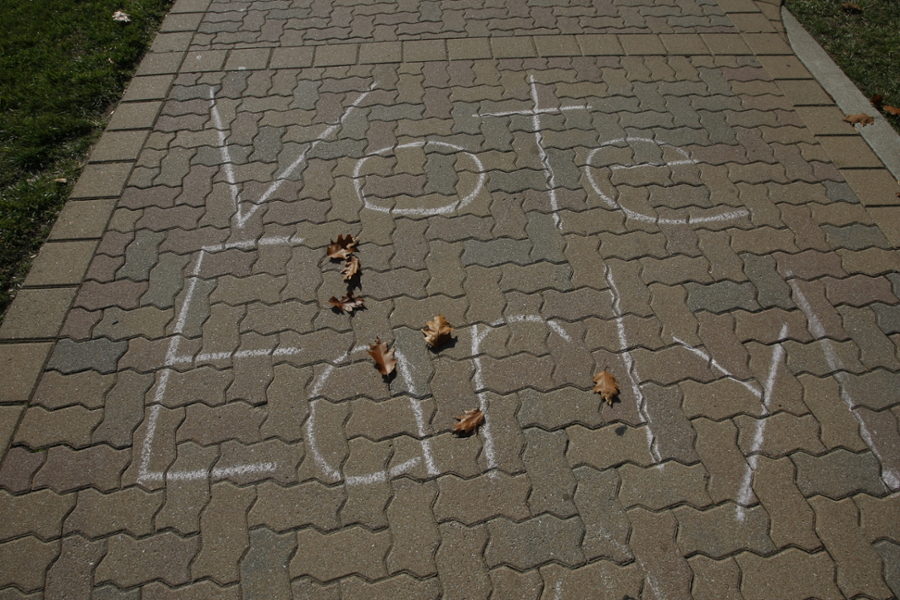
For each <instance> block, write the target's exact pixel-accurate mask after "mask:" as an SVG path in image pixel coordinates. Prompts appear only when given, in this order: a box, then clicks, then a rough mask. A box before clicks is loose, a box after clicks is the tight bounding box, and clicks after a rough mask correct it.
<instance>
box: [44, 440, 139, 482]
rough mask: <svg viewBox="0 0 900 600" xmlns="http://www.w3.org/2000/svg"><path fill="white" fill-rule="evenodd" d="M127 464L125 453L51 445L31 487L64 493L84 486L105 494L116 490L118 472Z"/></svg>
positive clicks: (97, 448) (120, 472) (119, 473)
mask: <svg viewBox="0 0 900 600" xmlns="http://www.w3.org/2000/svg"><path fill="white" fill-rule="evenodd" d="M129 461H130V453H129V452H128V451H126V450H114V449H112V448H110V447H109V446H106V445H97V446H91V447H89V448H85V449H84V450H72V449H71V448H68V447H66V446H54V447H52V448H50V449H49V450H48V451H47V460H46V462H45V463H44V465H43V466H42V467H41V469H40V470H39V471H38V472H37V473H36V474H35V476H34V487H35V488H43V487H47V488H50V489H51V490H53V491H55V492H57V493H64V492H68V491H72V490H76V489H80V488H84V487H88V486H90V487H93V488H95V489H98V490H100V491H102V492H109V491H112V490H113V489H116V488H118V487H119V483H120V477H121V475H122V471H123V470H124V469H125V467H126V465H127V464H128V462H129Z"/></svg>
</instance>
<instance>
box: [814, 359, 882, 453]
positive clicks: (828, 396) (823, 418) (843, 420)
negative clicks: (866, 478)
mask: <svg viewBox="0 0 900 600" xmlns="http://www.w3.org/2000/svg"><path fill="white" fill-rule="evenodd" d="M798 381H799V382H800V384H801V385H802V386H803V401H804V403H805V404H806V405H807V406H808V407H809V409H810V411H812V413H813V415H815V417H816V420H818V422H819V425H820V427H821V431H820V434H819V436H820V439H821V440H822V442H823V443H824V444H825V446H826V447H827V448H828V449H833V448H837V447H843V448H847V449H849V450H852V451H854V452H860V451H862V450H864V449H865V448H866V446H865V443H864V442H863V440H862V438H861V437H860V436H859V422H858V421H857V420H856V419H855V418H854V416H853V413H851V412H850V411H848V410H847V408H846V404H844V401H843V399H842V398H841V389H840V385H839V384H838V382H837V381H836V380H835V379H834V378H832V377H828V378H818V377H815V376H813V375H801V376H800V377H799V378H798Z"/></svg>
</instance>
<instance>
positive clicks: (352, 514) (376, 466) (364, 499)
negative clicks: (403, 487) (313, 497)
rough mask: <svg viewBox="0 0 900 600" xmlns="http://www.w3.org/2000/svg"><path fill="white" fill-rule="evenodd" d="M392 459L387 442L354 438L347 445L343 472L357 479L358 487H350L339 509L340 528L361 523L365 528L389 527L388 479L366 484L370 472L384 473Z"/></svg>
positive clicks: (383, 478) (389, 487) (389, 491)
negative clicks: (386, 512) (347, 450)
mask: <svg viewBox="0 0 900 600" xmlns="http://www.w3.org/2000/svg"><path fill="white" fill-rule="evenodd" d="M390 456H391V447H390V441H384V442H372V441H369V440H367V439H365V438H354V439H352V440H350V442H349V455H348V457H347V460H346V461H345V462H344V464H343V465H342V466H343V473H344V475H345V476H346V477H348V478H354V479H358V480H360V482H361V485H354V486H349V487H348V489H347V500H346V501H345V502H344V505H343V506H342V507H341V511H340V517H341V523H342V524H343V525H345V526H346V525H351V524H353V523H360V524H362V525H364V526H366V528H367V529H373V530H374V529H381V528H384V527H386V526H387V525H388V520H387V515H386V514H385V509H386V508H387V505H388V502H390V499H391V485H390V483H389V482H388V481H387V477H378V478H376V479H374V480H372V481H367V480H366V476H367V475H368V474H370V473H384V470H385V467H386V466H387V463H388V460H389V459H390Z"/></svg>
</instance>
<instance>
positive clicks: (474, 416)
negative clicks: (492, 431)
mask: <svg viewBox="0 0 900 600" xmlns="http://www.w3.org/2000/svg"><path fill="white" fill-rule="evenodd" d="M456 420H457V421H459V423H457V424H456V425H455V426H454V427H453V433H456V434H458V435H469V434H471V433H474V432H475V431H477V430H478V426H479V425H481V424H482V423H484V413H483V412H481V411H480V410H478V409H477V408H473V409H472V410H467V411H466V412H464V413H463V414H461V415H460V416H458V417H456Z"/></svg>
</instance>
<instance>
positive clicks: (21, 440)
mask: <svg viewBox="0 0 900 600" xmlns="http://www.w3.org/2000/svg"><path fill="white" fill-rule="evenodd" d="M101 413H102V411H99V410H88V409H86V408H84V407H83V406H68V407H66V408H60V409H58V410H52V411H48V410H46V409H44V408H42V407H32V408H28V409H27V410H26V411H25V415H24V416H23V417H22V419H21V421H20V422H19V425H18V427H17V429H16V435H15V437H14V438H13V442H14V443H18V444H24V445H25V446H28V447H29V448H31V449H33V450H37V449H40V448H47V447H49V446H53V445H56V444H66V445H68V446H71V447H72V448H84V447H86V446H88V445H90V440H91V432H92V431H93V430H94V428H96V427H97V425H98V424H99V423H100V420H101V419H102V418H103V415H102V414H101Z"/></svg>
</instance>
